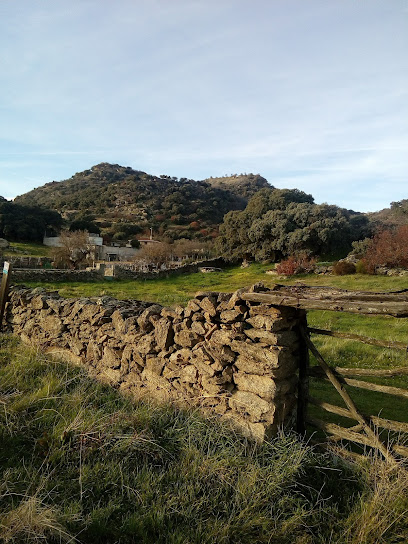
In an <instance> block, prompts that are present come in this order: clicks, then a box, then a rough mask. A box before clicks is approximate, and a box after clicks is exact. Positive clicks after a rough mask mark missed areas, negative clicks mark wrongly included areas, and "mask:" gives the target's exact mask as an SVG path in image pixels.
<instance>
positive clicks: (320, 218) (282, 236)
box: [217, 189, 368, 261]
mask: <svg viewBox="0 0 408 544" xmlns="http://www.w3.org/2000/svg"><path fill="white" fill-rule="evenodd" d="M356 217H358V219H356ZM367 225H368V219H367V218H365V217H364V216H363V215H362V214H356V213H355V212H351V211H349V210H345V209H342V208H339V207H337V206H330V205H328V204H315V203H314V202H313V197H312V196H311V195H307V194H306V193H304V192H302V191H299V190H297V189H294V190H289V189H262V190H261V191H259V193H257V194H255V195H254V196H253V197H252V198H251V200H250V201H249V202H248V206H247V207H246V208H245V210H244V211H242V212H237V211H234V212H229V213H228V214H227V215H226V216H225V218H224V222H223V224H222V225H221V226H220V237H219V239H218V240H217V249H218V252H219V253H220V254H222V255H224V256H226V257H229V258H249V257H252V258H254V259H256V260H258V261H260V260H271V261H275V260H278V259H281V258H283V257H287V256H289V255H293V254H298V253H300V252H306V253H308V254H309V255H319V254H323V253H331V252H334V251H337V252H338V251H343V250H344V251H346V250H347V249H348V248H349V246H350V244H351V242H352V241H353V240H356V239H359V238H362V237H364V236H366V235H367V234H366V232H367Z"/></svg>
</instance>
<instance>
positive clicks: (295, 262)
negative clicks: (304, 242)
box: [276, 253, 316, 276]
mask: <svg viewBox="0 0 408 544" xmlns="http://www.w3.org/2000/svg"><path fill="white" fill-rule="evenodd" d="M315 265H316V259H314V258H312V257H310V256H309V255H307V254H306V253H300V254H299V255H291V256H290V257H288V258H287V259H285V260H283V261H281V262H280V263H279V264H278V265H276V271H277V273H278V274H281V275H282V276H294V275H295V274H307V273H308V272H312V271H313V270H314V268H315Z"/></svg>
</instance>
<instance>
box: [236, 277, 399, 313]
mask: <svg viewBox="0 0 408 544" xmlns="http://www.w3.org/2000/svg"><path fill="white" fill-rule="evenodd" d="M242 299H243V300H247V301H249V302H261V303H265V304H271V305H273V306H290V307H292V308H299V309H303V310H332V311H336V312H350V313H357V314H368V315H370V314H372V315H391V316H394V317H408V290H406V289H404V290H403V291H394V292H386V293H366V292H358V291H357V292H352V291H345V290H340V289H329V288H321V287H319V288H317V287H315V288H313V287H300V286H295V287H288V286H283V285H275V286H274V287H273V288H272V289H271V290H266V289H265V290H264V291H262V292H257V293H245V294H243V295H242Z"/></svg>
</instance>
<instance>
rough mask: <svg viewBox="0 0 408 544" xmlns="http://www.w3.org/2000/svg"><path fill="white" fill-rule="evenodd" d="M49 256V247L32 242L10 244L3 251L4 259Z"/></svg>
mask: <svg viewBox="0 0 408 544" xmlns="http://www.w3.org/2000/svg"><path fill="white" fill-rule="evenodd" d="M50 255H51V248H50V247H47V246H44V245H43V244H35V243H34V242H11V243H10V247H9V248H7V249H5V250H4V256H5V257H8V256H11V257H18V256H25V257H50Z"/></svg>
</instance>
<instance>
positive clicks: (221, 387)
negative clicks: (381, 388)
mask: <svg viewBox="0 0 408 544" xmlns="http://www.w3.org/2000/svg"><path fill="white" fill-rule="evenodd" d="M252 289H253V290H259V289H262V286H259V285H257V286H253V287H252ZM248 290H249V289H241V290H239V291H236V292H235V293H232V294H231V293H230V294H228V293H218V292H199V293H197V294H196V296H195V298H194V299H192V300H190V301H189V303H188V304H187V306H186V308H182V307H180V306H178V307H175V308H164V307H162V306H160V305H158V304H150V303H146V302H140V301H131V300H129V301H119V300H115V299H113V298H111V297H95V298H81V299H63V298H61V297H59V295H58V294H57V293H46V292H45V291H44V290H42V289H34V290H30V289H27V288H24V287H20V288H14V289H13V290H12V292H11V295H10V302H9V303H8V306H7V324H8V328H9V330H10V331H12V332H14V333H15V334H17V335H20V337H21V338H22V339H23V340H24V341H26V342H30V343H31V344H33V345H37V346H40V347H41V348H42V349H45V350H48V352H51V353H55V354H58V353H59V354H63V355H64V358H65V359H66V358H69V357H68V356H67V354H70V356H72V359H71V360H72V361H73V362H75V363H76V364H78V363H81V364H83V365H85V366H86V367H87V368H88V369H89V372H90V373H91V374H92V375H93V376H95V377H96V378H97V379H100V380H102V381H105V382H107V383H110V384H112V385H113V386H115V387H119V388H120V390H121V391H124V392H127V393H129V394H131V395H133V396H134V397H135V398H142V397H143V396H149V397H151V398H155V399H157V400H159V401H165V402H174V403H176V404H178V405H182V406H197V407H200V408H201V410H203V411H204V412H205V413H211V414H217V416H218V417H220V418H222V419H224V420H226V421H229V422H231V423H232V424H233V425H235V426H236V427H238V428H239V429H241V431H243V432H244V433H246V434H249V435H251V436H253V437H255V438H256V439H257V440H262V439H264V437H265V436H269V435H271V434H272V433H274V432H276V430H277V428H278V426H279V425H283V424H285V422H287V421H288V420H289V419H290V418H291V416H292V414H293V410H294V407H295V404H296V387H297V376H296V371H297V368H298V365H299V336H298V332H297V325H298V320H299V316H300V315H301V314H300V313H299V312H297V311H296V310H293V309H291V308H284V307H279V308H277V307H272V306H267V305H265V304H259V303H249V302H245V301H244V300H242V298H241V297H242V294H243V293H245V292H247V291H248Z"/></svg>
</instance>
